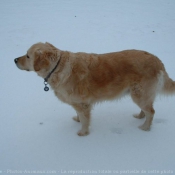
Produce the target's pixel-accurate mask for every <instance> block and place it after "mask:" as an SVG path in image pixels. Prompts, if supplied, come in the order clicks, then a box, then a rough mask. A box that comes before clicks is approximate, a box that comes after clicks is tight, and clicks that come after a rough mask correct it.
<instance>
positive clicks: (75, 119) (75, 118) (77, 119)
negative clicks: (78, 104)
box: [72, 116, 80, 122]
mask: <svg viewBox="0 0 175 175" xmlns="http://www.w3.org/2000/svg"><path fill="white" fill-rule="evenodd" d="M72 119H73V120H74V121H76V122H80V119H79V117H77V116H75V117H73V118H72Z"/></svg>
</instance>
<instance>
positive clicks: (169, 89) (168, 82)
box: [163, 73, 175, 94]
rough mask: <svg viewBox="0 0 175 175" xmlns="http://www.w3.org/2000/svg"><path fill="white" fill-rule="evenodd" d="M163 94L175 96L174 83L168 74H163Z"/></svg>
mask: <svg viewBox="0 0 175 175" xmlns="http://www.w3.org/2000/svg"><path fill="white" fill-rule="evenodd" d="M163 92H164V93H165V94H175V81H173V80H172V79H171V78H169V76H168V74H167V73H165V74H164V86H163Z"/></svg>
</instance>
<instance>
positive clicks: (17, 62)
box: [14, 58, 30, 71]
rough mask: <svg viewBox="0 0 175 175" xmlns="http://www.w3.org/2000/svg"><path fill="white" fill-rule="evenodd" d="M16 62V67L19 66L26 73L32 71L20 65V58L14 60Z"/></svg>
mask: <svg viewBox="0 0 175 175" xmlns="http://www.w3.org/2000/svg"><path fill="white" fill-rule="evenodd" d="M14 62H15V64H16V66H17V67H18V68H19V69H21V70H25V71H30V70H29V69H26V68H24V67H23V66H22V65H21V64H19V58H15V59H14Z"/></svg>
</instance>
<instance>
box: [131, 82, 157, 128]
mask: <svg viewBox="0 0 175 175" xmlns="http://www.w3.org/2000/svg"><path fill="white" fill-rule="evenodd" d="M154 87H155V86H154V84H151V85H150V86H149V88H148V87H146V86H143V85H141V84H139V83H138V84H137V83H135V84H134V85H133V86H132V87H131V97H132V99H133V101H134V102H135V103H136V104H137V105H138V106H139V107H140V108H141V112H140V114H139V115H138V117H137V118H143V117H144V116H145V117H146V120H145V122H144V124H143V125H142V126H140V127H139V128H140V129H142V130H145V131H147V130H149V129H150V126H151V123H152V120H153V117H154V113H155V110H154V108H153V102H154V99H155V94H156V92H155V90H156V89H155V88H154Z"/></svg>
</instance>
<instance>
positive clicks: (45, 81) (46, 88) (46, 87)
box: [44, 57, 61, 91]
mask: <svg viewBox="0 0 175 175" xmlns="http://www.w3.org/2000/svg"><path fill="white" fill-rule="evenodd" d="M60 60H61V57H60V59H59V60H58V62H57V64H56V66H55V67H54V68H53V69H52V71H51V72H50V73H49V74H48V75H47V77H46V78H44V85H45V87H44V90H45V91H48V90H49V87H48V86H47V85H48V82H47V81H48V79H49V78H50V76H51V75H52V73H53V72H54V71H55V69H56V68H57V66H58V64H59V63H60Z"/></svg>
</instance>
